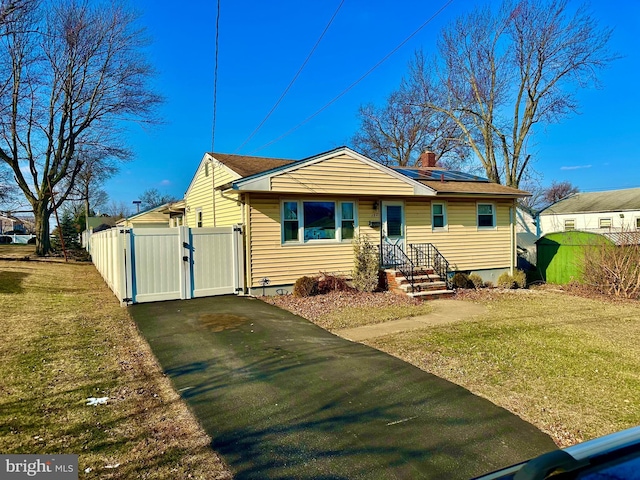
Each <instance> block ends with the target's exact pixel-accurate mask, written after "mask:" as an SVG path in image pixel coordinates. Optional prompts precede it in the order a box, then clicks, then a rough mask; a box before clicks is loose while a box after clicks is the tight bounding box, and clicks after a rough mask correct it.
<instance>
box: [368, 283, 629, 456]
mask: <svg viewBox="0 0 640 480" xmlns="http://www.w3.org/2000/svg"><path fill="white" fill-rule="evenodd" d="M476 301H479V302H480V303H482V304H484V305H485V306H486V308H487V312H486V313H485V314H484V315H481V316H480V317H476V319H474V320H473V321H465V322H458V323H454V324H449V325H439V326H433V327H432V328H430V329H428V330H421V331H413V332H407V333H402V334H397V335H392V336H387V337H381V338H378V339H374V340H371V341H368V342H366V343H367V344H369V345H371V346H373V347H375V348H378V349H380V350H383V351H385V352H388V353H390V354H391V355H395V356H397V357H399V358H402V359H403V360H405V361H407V362H409V363H412V364H414V365H416V366H418V367H419V368H421V369H423V370H426V371H428V372H431V373H433V374H435V375H438V376H440V377H442V378H446V379H448V380H450V381H452V382H454V383H457V384H459V385H462V386H463V387H466V388H468V389H469V390H470V391H472V392H473V393H475V394H478V395H481V396H483V397H486V398H488V399H489V400H491V401H492V402H494V403H495V404H497V405H500V406H503V407H504V408H506V409H508V410H510V411H512V412H514V413H516V414H517V415H519V416H520V417H522V418H524V419H525V420H528V421H529V422H531V423H533V424H534V425H536V426H538V427H539V428H540V429H541V430H543V431H545V432H547V433H549V434H550V435H551V436H552V437H553V438H554V439H555V441H556V443H557V444H558V445H560V446H567V445H571V444H574V443H576V442H579V441H584V440H588V439H591V438H593V437H596V436H600V435H605V434H607V433H611V432H615V431H618V430H621V429H624V428H629V427H631V426H635V425H639V424H640V304H638V303H637V302H635V303H632V302H629V301H624V302H620V303H616V302H613V301H606V300H598V299H587V298H581V297H576V296H572V295H569V294H566V293H557V292H548V291H539V290H533V291H531V290H529V291H526V290H525V291H513V292H503V293H495V292H492V293H487V294H484V295H481V296H479V297H478V298H477V299H476Z"/></svg>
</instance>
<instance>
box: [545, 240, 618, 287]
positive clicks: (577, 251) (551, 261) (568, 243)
mask: <svg viewBox="0 0 640 480" xmlns="http://www.w3.org/2000/svg"><path fill="white" fill-rule="evenodd" d="M603 243H608V244H614V243H615V242H612V241H611V240H610V239H608V238H607V237H606V236H604V235H600V234H598V233H593V232H581V231H577V230H572V231H567V232H556V233H549V234H547V235H545V236H544V237H542V238H540V239H539V240H538V241H537V242H536V244H537V246H538V265H537V266H538V270H539V271H540V275H541V276H542V279H543V280H544V281H546V282H547V283H555V284H559V285H565V284H567V283H569V282H571V281H574V280H575V281H580V279H581V277H582V273H581V262H582V259H583V258H584V255H585V254H586V252H587V250H588V249H589V248H592V247H594V246H596V245H602V244H603Z"/></svg>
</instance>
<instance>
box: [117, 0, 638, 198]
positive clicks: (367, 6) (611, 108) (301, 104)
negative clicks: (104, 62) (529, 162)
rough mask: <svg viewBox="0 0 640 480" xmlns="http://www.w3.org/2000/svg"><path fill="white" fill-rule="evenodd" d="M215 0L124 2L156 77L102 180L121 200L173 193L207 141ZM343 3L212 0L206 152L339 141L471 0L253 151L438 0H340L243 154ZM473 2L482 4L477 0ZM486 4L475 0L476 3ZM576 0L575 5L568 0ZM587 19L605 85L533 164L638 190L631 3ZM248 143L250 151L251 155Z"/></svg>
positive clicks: (556, 131) (590, 184)
mask: <svg viewBox="0 0 640 480" xmlns="http://www.w3.org/2000/svg"><path fill="white" fill-rule="evenodd" d="M215 3H216V2H215V0H206V1H205V0H189V1H187V2H183V3H182V4H181V5H180V7H181V8H176V3H175V2H168V1H166V0H160V1H157V0H133V5H134V6H135V8H137V9H139V10H140V12H141V13H142V19H141V21H142V23H143V24H144V25H145V26H146V28H147V30H148V33H149V35H150V37H151V38H152V41H153V43H152V44H151V46H150V47H149V58H150V61H151V62H152V63H153V64H154V66H155V68H156V69H157V71H158V76H157V77H156V79H155V81H154V86H155V88H156V89H157V90H158V92H159V93H160V94H162V95H163V96H164V97H165V99H166V102H165V104H164V105H163V106H162V107H161V109H160V111H159V114H160V116H161V118H163V119H164V123H163V124H162V125H159V126H155V127H150V128H147V127H145V128H142V127H139V126H135V125H134V126H132V128H131V129H130V132H129V135H128V139H127V141H128V142H129V144H130V146H131V147H132V148H133V150H134V152H135V159H134V160H133V161H132V162H129V163H127V164H124V165H122V167H121V170H120V172H119V174H118V175H117V176H115V177H114V178H113V179H111V180H110V181H109V182H107V184H106V185H105V190H106V191H107V193H109V196H110V198H111V200H114V201H123V202H127V203H129V204H130V203H131V201H132V200H134V199H135V198H137V197H138V196H139V195H140V193H142V192H143V191H144V190H146V189H149V188H157V189H158V190H160V191H161V192H165V193H170V194H172V195H175V196H177V197H182V195H183V194H184V192H185V190H186V189H187V187H188V185H189V182H190V180H191V177H192V175H193V173H194V171H195V169H196V167H197V165H198V163H199V162H200V160H201V158H202V156H203V154H204V153H205V152H207V151H210V150H211V140H212V139H211V133H212V112H213V69H214V54H215V48H214V47H215ZM339 3H340V0H323V1H310V2H300V1H293V0H277V1H273V2H263V1H244V2H240V1H232V0H222V4H221V17H220V32H219V33H220V36H219V42H220V49H219V71H218V107H217V126H216V134H215V151H218V152H225V153H243V154H254V155H261V156H270V157H284V158H293V159H299V158H304V157H307V156H310V155H314V154H316V153H320V152H323V151H326V150H330V149H332V148H334V147H337V146H340V145H349V144H350V138H351V137H352V135H353V133H354V132H355V131H356V130H357V128H358V120H357V115H356V114H357V110H358V106H359V105H360V104H363V103H368V102H373V103H377V104H380V103H381V102H382V101H384V99H385V97H386V96H387V95H388V93H389V92H391V91H392V90H393V89H395V88H396V87H397V86H398V84H399V82H400V79H401V77H402V75H403V74H404V73H405V71H406V65H407V62H408V60H409V59H410V57H411V56H412V54H413V52H414V51H415V50H416V49H417V48H423V49H424V50H425V51H426V52H431V51H433V50H434V49H435V44H436V40H437V38H438V34H439V32H440V30H441V29H442V28H443V27H444V26H445V25H446V24H447V23H448V22H450V21H451V20H452V19H454V18H456V17H457V16H458V15H459V14H460V13H462V12H464V11H465V10H466V9H469V8H471V7H472V6H473V5H474V4H475V3H476V2H472V1H465V0H454V1H453V3H452V4H451V5H449V6H448V7H447V8H446V9H445V10H444V11H443V12H442V13H441V14H440V15H439V16H438V17H437V18H435V19H434V20H433V21H432V22H431V23H430V24H429V25H427V27H425V28H424V29H423V30H422V31H421V32H420V33H419V34H418V35H416V36H415V37H413V38H412V39H411V41H409V42H408V43H407V44H406V45H405V46H404V47H403V48H402V49H400V50H399V51H398V52H397V53H395V54H394V55H393V56H392V57H391V58H390V59H389V60H388V61H386V62H385V63H384V64H383V65H382V66H381V67H379V68H378V69H376V70H375V71H374V72H373V73H372V74H371V75H370V76H368V77H367V78H366V79H365V80H364V81H362V82H361V83H360V84H358V85H357V86H356V87H355V88H353V89H352V90H351V91H349V92H348V93H347V94H346V95H345V96H343V97H342V98H341V99H340V100H339V101H338V102H336V103H334V104H333V105H332V106H330V107H329V108H327V109H326V110H325V111H323V112H322V113H321V114H320V115H318V116H317V117H315V118H314V119H313V120H312V121H310V122H309V123H307V124H306V125H304V126H302V127H301V128H299V129H298V130H296V131H295V132H294V133H293V134H291V135H289V136H287V137H286V138H284V139H282V140H280V141H278V142H276V143H274V144H272V145H270V146H268V147H267V148H262V149H259V148H260V147H262V146H263V145H265V144H267V143H269V142H270V141H272V140H273V139H275V138H277V137H279V136H280V135H282V134H284V133H285V132H287V131H288V130H290V129H291V128H293V127H295V126H296V125H297V124H299V123H300V122H301V121H303V120H304V119H306V118H307V117H308V116H310V115H311V114H313V113H314V112H316V111H317V110H318V109H319V108H321V107H323V106H324V105H325V104H326V103H327V102H329V101H330V100H331V99H333V98H334V97H335V96H336V95H337V94H339V93H340V92H342V91H343V90H344V89H345V88H346V87H347V86H349V85H351V84H352V83H353V82H354V81H355V80H357V79H358V78H359V77H360V76H362V75H363V74H364V73H365V72H366V71H368V70H369V69H370V68H371V67H372V66H373V65H375V64H376V63H377V62H378V61H379V60H380V59H382V58H383V57H384V56H385V55H386V54H387V53H388V52H390V51H391V50H392V49H394V48H395V47H396V46H397V45H398V44H399V43H400V42H402V41H403V40H404V39H405V38H406V37H407V36H408V35H409V34H410V33H412V32H413V31H414V30H415V29H417V28H418V27H419V26H420V25H421V24H422V23H424V22H425V21H426V20H427V19H428V18H429V17H431V16H432V15H433V14H434V13H435V12H436V11H437V10H438V9H439V8H440V7H441V6H442V5H444V4H445V3H446V1H445V0H439V1H420V2H418V1H408V0H396V1H395V2H388V1H387V2H383V1H381V0H369V1H367V0H346V1H345V2H344V5H343V7H342V9H341V10H340V12H339V14H338V16H337V17H336V19H335V20H334V22H333V24H332V26H331V28H330V29H329V31H328V32H327V34H326V35H325V37H324V39H323V41H322V43H321V44H320V45H319V47H318V49H317V50H316V52H315V54H314V56H313V57H312V58H311V60H310V62H309V63H308V64H307V67H306V68H305V70H304V71H303V72H302V74H301V75H300V77H299V78H298V80H297V81H296V83H295V85H294V86H293V88H292V89H291V90H290V91H289V93H288V95H287V96H286V97H285V99H284V101H283V102H282V103H281V104H280V106H279V108H278V109H277V110H276V111H275V113H274V114H273V115H272V116H271V118H270V119H269V120H268V121H267V123H266V124H265V125H264V126H263V128H262V129H261V130H260V131H259V132H258V134H257V135H256V136H255V137H254V138H253V139H252V140H251V141H250V142H249V143H248V144H247V145H246V146H245V147H243V148H242V150H240V151H237V149H238V147H240V145H241V144H242V143H243V142H244V141H245V139H246V138H247V137H248V136H249V135H250V134H251V132H252V131H253V130H254V128H255V127H256V126H257V125H258V124H259V123H260V121H261V120H262V119H263V118H264V116H265V115H266V114H267V112H268V111H269V109H270V108H271V107H272V106H273V104H274V103H275V101H276V100H277V99H278V97H279V96H280V94H281V93H282V91H283V90H284V88H285V87H286V86H287V85H288V83H289V82H290V80H291V79H292V78H293V75H294V74H295V73H296V71H297V70H298V68H299V67H300V65H301V63H302V61H303V60H304V59H305V58H306V56H307V54H308V53H309V51H310V49H311V48H312V46H313V45H314V43H315V42H316V40H317V39H318V37H319V35H320V33H321V32H322V30H323V29H324V27H325V26H326V24H327V22H328V21H329V18H330V17H331V15H332V14H333V12H334V11H335V9H336V8H337V7H338V5H339ZM477 3H480V2H477ZM484 3H485V2H482V4H484ZM570 5H572V6H577V5H578V2H570ZM591 9H592V11H593V12H594V16H595V17H596V18H598V19H599V21H600V23H601V25H605V26H609V27H612V28H613V29H614V33H613V38H612V43H611V46H612V49H613V50H614V51H616V52H617V53H619V54H620V55H622V58H621V59H619V60H617V61H616V62H614V64H612V66H611V67H610V68H608V69H607V70H606V71H604V73H603V74H602V75H601V77H600V78H601V80H602V88H601V89H590V90H585V91H581V92H580V93H579V100H580V105H581V107H580V111H581V113H580V114H579V115H574V116H572V117H569V118H565V119H564V120H563V121H562V123H560V124H554V125H549V126H546V127H544V128H543V127H538V130H537V131H536V134H535V137H534V140H535V141H534V142H533V143H532V144H533V150H532V152H531V153H533V157H534V158H535V163H534V168H535V169H536V170H537V171H538V172H540V173H541V174H542V175H543V180H542V183H543V184H545V185H546V184H549V183H551V181H552V180H557V181H563V180H568V181H570V182H572V183H573V184H575V185H577V186H578V187H579V188H580V189H581V190H584V191H589V190H603V189H615V188H628V187H637V186H640V178H638V169H639V167H640V143H639V142H638V137H639V135H638V130H639V126H640V123H639V121H638V118H637V115H638V112H639V111H640V90H639V89H638V81H639V80H640V41H638V37H637V35H638V31H640V2H636V1H618V0H610V1H603V0H595V1H593V2H591ZM258 149H259V150H258Z"/></svg>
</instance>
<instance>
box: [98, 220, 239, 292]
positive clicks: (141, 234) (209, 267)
mask: <svg viewBox="0 0 640 480" xmlns="http://www.w3.org/2000/svg"><path fill="white" fill-rule="evenodd" d="M89 252H90V253H91V258H92V260H93V263H94V264H95V266H96V268H97V269H98V271H99V272H100V274H101V275H102V277H103V278H104V279H105V281H106V282H107V284H108V285H109V287H110V288H111V290H113V292H114V293H115V295H116V296H117V297H118V299H119V300H120V301H121V302H123V303H143V302H156V301H161V300H176V299H190V298H195V297H205V296H212V295H225V294H235V293H239V292H243V291H244V268H243V257H242V227H241V226H239V225H236V226H233V227H217V228H195V229H191V228H188V227H179V228H137V229H133V228H112V229H110V230H106V231H104V232H99V233H96V234H93V235H91V237H90V239H89Z"/></svg>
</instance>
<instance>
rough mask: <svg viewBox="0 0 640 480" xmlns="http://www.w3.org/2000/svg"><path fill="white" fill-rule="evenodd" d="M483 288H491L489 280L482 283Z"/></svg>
mask: <svg viewBox="0 0 640 480" xmlns="http://www.w3.org/2000/svg"><path fill="white" fill-rule="evenodd" d="M484 287H485V288H493V282H492V281H491V280H487V281H486V282H484Z"/></svg>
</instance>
